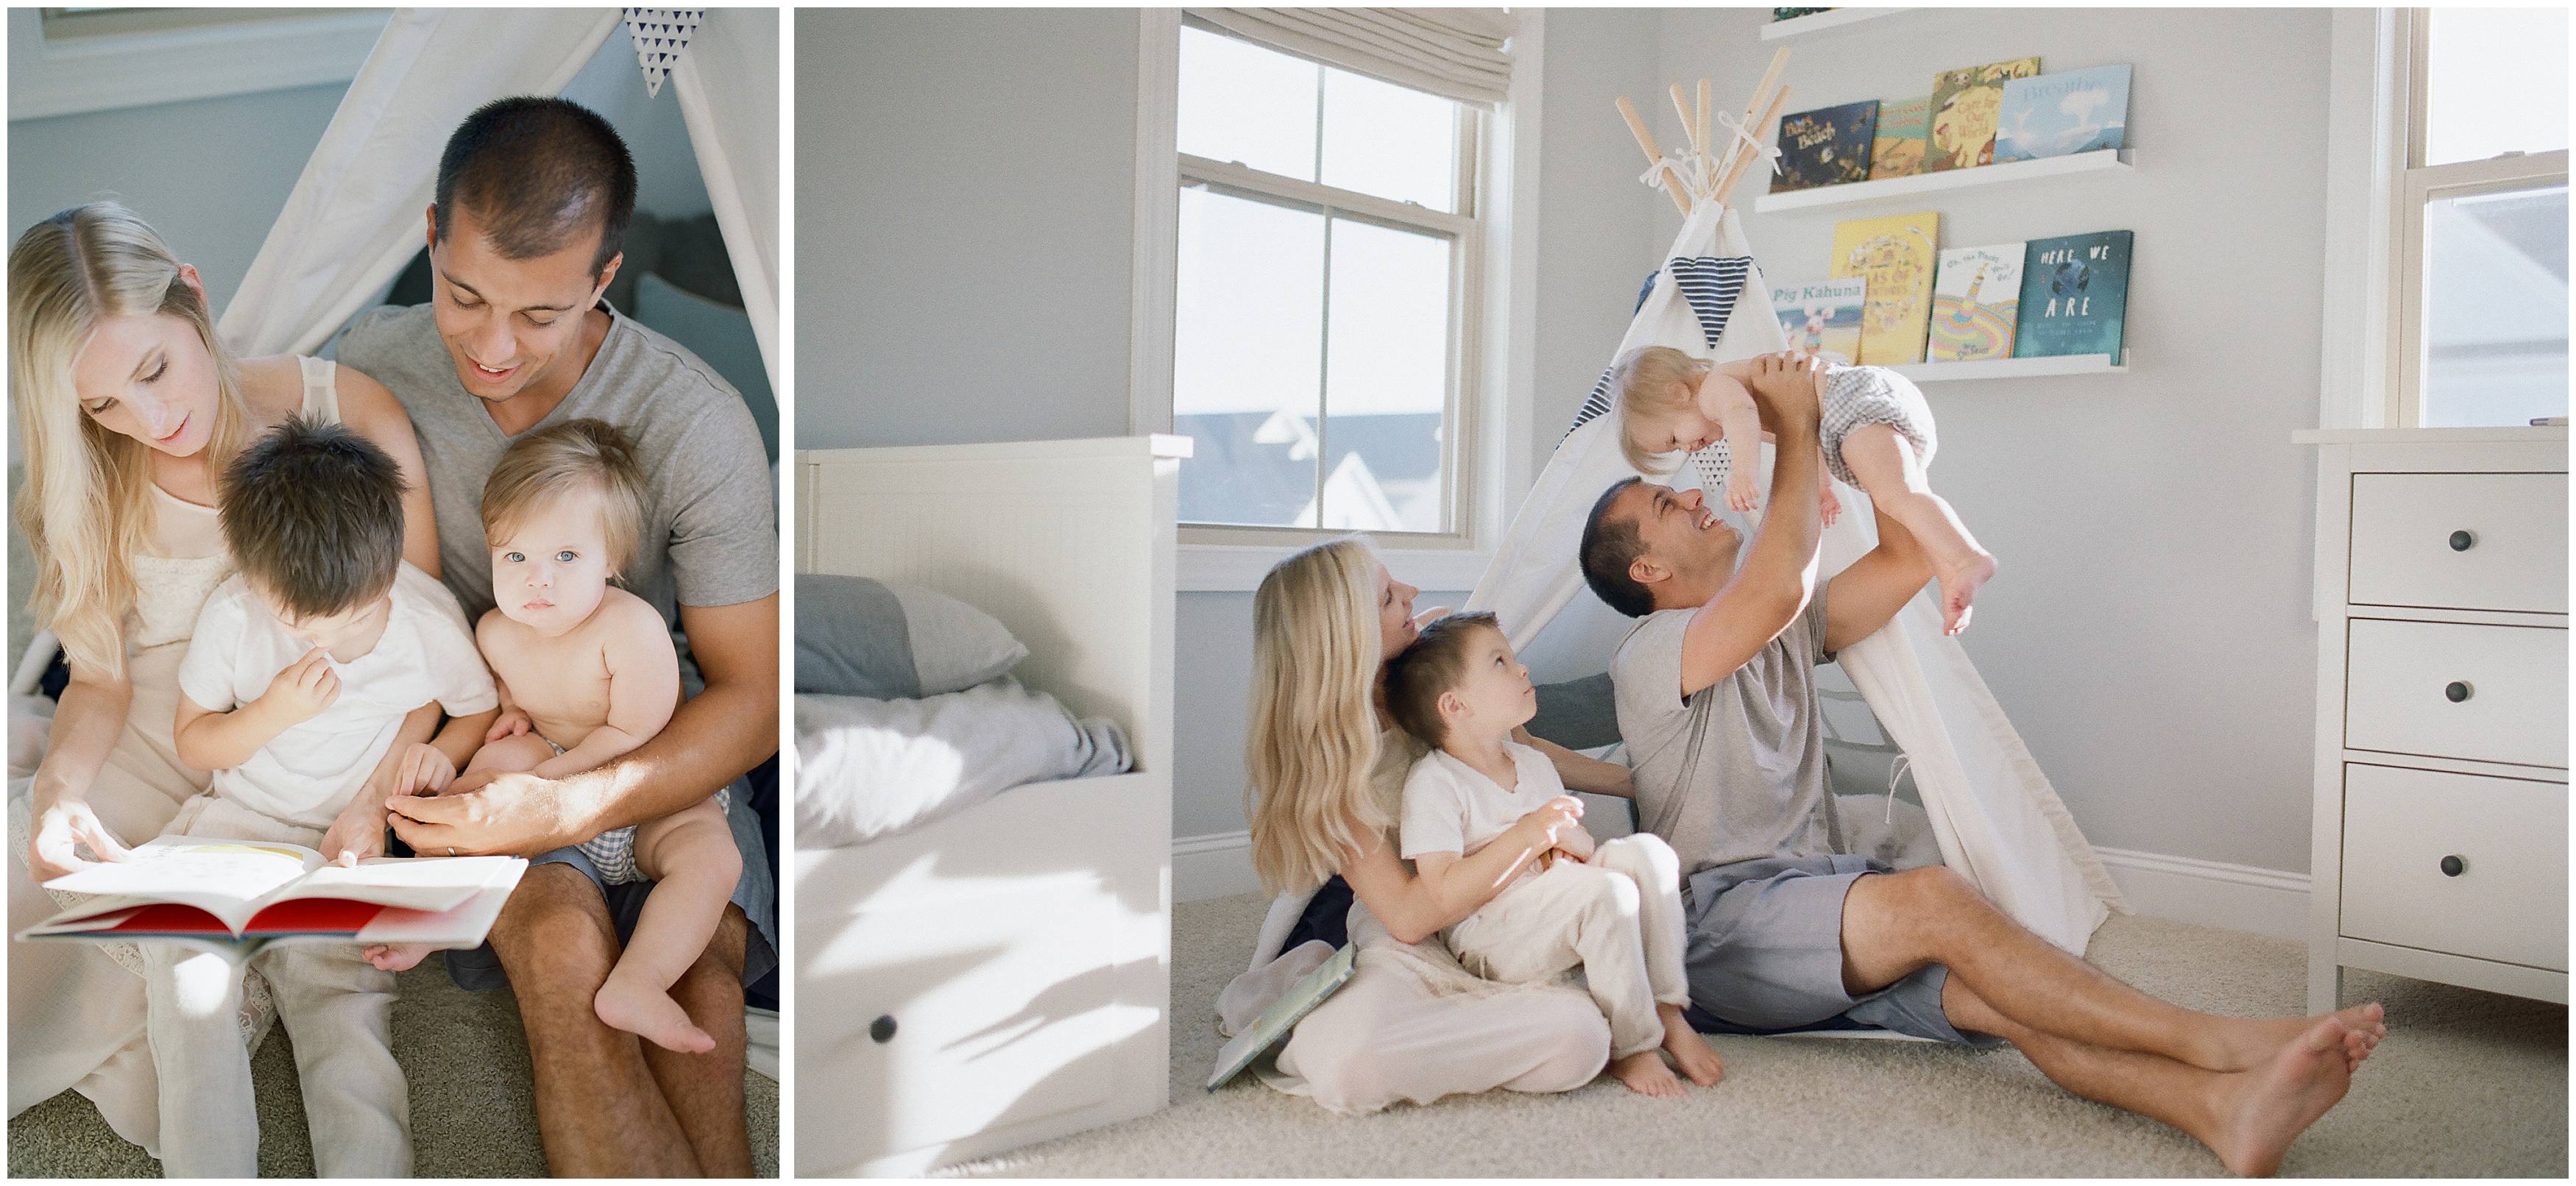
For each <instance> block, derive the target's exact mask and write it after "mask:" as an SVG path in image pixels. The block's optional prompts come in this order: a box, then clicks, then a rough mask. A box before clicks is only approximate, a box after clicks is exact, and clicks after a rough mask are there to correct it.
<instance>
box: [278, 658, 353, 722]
mask: <svg viewBox="0 0 2576 1186" xmlns="http://www.w3.org/2000/svg"><path fill="white" fill-rule="evenodd" d="M339 698H340V675H339V673H338V672H335V671H333V670H331V652H329V651H326V650H324V649H322V648H321V647H315V648H313V649H312V650H309V651H306V652H304V657H303V658H301V659H298V660H296V661H294V662H292V663H289V664H287V665H286V670H284V671H281V672H278V673H277V675H276V677H275V678H273V679H271V680H269V681H268V691H266V692H263V693H261V694H260V697H259V702H260V703H261V704H264V705H267V706H268V710H269V711H271V712H274V713H276V714H277V715H278V716H279V717H280V718H281V719H282V720H283V721H284V723H286V724H289V725H294V724H300V723H302V722H304V721H308V720H311V719H313V714H315V713H318V712H320V711H322V710H323V709H326V708H329V707H331V702H332V701H334V700H337V699H339Z"/></svg>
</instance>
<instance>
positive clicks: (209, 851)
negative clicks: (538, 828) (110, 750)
mask: <svg viewBox="0 0 2576 1186" xmlns="http://www.w3.org/2000/svg"><path fill="white" fill-rule="evenodd" d="M527 868H528V862H527V861H525V860H522V859H520V858H518V857H432V858H423V857H400V858H388V857H376V858H372V859H369V860H365V861H360V862H359V863H358V864H357V865H356V866H355V867H349V866H342V865H335V864H331V863H329V862H327V861H325V860H323V859H322V854H321V853H318V852H315V851H313V850H312V849H309V848H305V847H303V846H302V845H296V844H280V843H273V842H270V841H265V840H261V841H251V840H217V839H212V838H208V837H203V836H163V837H160V838H158V839H155V840H153V841H152V842H151V843H149V844H145V845H143V846H141V847H139V848H136V849H135V850H134V854H133V859H131V860H125V861H115V862H110V863H107V864H103V865H93V866H91V867H88V868H85V869H82V870H79V871H78V872H74V873H70V874H66V875H64V876H62V877H57V878H55V879H53V880H52V881H48V882H46V883H45V888H46V889H49V890H60V891H64V892H68V893H79V894H97V895H99V896H98V897H96V898H92V899H89V900H87V901H84V902H81V903H79V904H78V905H75V906H73V907H71V908H70V909H67V910H65V911H63V912H62V913H60V914H56V915H55V916H53V917H52V918H49V919H46V920H45V921H44V922H41V923H38V924H37V925H35V926H32V927H29V928H27V929H26V930H25V931H22V932H20V933H19V935H18V938H20V939H24V940H40V939H83V940H88V941H91V942H127V941H136V940H140V941H145V942H176V943H187V944H191V945H194V946H198V947H203V948H206V949H208V950H211V951H216V952H221V953H223V954H225V955H229V956H231V957H233V958H234V959H237V960H238V959H248V958H249V957H250V956H251V954H252V953H253V952H256V951H258V950H260V949H261V948H263V947H266V946H267V945H269V944H271V943H295V942H304V943H426V944H429V945H430V946H433V947H473V946H477V945H479V944H481V943H482V942H483V937H484V935H486V934H487V933H489V932H490V931H491V929H492V920H494V919H495V918H498V917H500V914H501V904H502V903H504V902H506V901H508V900H509V897H510V891H511V889H512V888H514V887H516V886H517V885H518V884H519V876H520V874H522V873H525V872H526V871H527Z"/></svg>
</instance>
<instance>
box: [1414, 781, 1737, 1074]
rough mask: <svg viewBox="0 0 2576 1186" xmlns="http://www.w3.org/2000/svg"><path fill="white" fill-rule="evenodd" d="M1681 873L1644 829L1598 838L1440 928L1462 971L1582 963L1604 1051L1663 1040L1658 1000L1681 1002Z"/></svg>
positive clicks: (1515, 973)
mask: <svg viewBox="0 0 2576 1186" xmlns="http://www.w3.org/2000/svg"><path fill="white" fill-rule="evenodd" d="M1681 886H1682V874H1681V861H1680V858H1678V857H1675V856H1674V855H1673V849H1672V846H1671V845H1668V844H1666V843H1664V841H1663V839H1662V838H1661V837H1658V836H1654V835H1652V834H1649V833H1644V832H1640V833H1638V834H1637V835H1634V836H1622V837H1620V838H1619V839H1616V840H1605V841H1602V842H1601V846H1600V851H1598V852H1595V853H1594V854H1593V855H1592V860H1591V861H1590V862H1589V863H1581V864H1579V863H1576V862H1574V861H1568V860H1559V861H1557V862H1556V864H1555V865H1554V866H1553V867H1551V868H1549V869H1547V870H1545V871H1543V872H1541V873H1539V874H1538V875H1537V876H1534V877H1526V878H1523V879H1521V880H1520V881H1517V882H1514V883H1513V884H1512V885H1511V886H1509V887H1508V888H1506V889H1504V890H1503V892H1502V893H1500V894H1498V895H1496V896H1495V898H1494V900H1493V901H1491V902H1487V903H1485V904H1484V905H1483V906H1480V907H1478V908H1477V910H1476V912H1475V913H1474V914H1470V915H1468V916H1467V917H1466V918H1464V919H1462V920H1460V921H1459V922H1458V923H1457V924H1456V925H1454V926H1451V927H1450V928H1449V929H1448V930H1447V931H1446V932H1443V934H1442V938H1444V939H1446V940H1448V942H1449V950H1451V951H1453V952H1456V953H1457V955H1458V962H1459V963H1461V964H1464V965H1466V968H1467V970H1468V971H1470V972H1474V973H1475V974H1477V975H1479V976H1483V977H1485V978H1487V979H1489V980H1502V981H1508V982H1512V983H1525V982H1528V981H1532V980H1544V979H1547V978H1549V977H1551V976H1555V975H1556V974H1558V973H1560V972H1563V971H1565V970H1566V969H1568V968H1573V967H1578V966H1579V967H1581V968H1582V969H1583V979H1584V982H1585V984H1586V985H1587V986H1588V987H1589V988H1590V990H1591V992H1592V1000H1593V1002H1594V1003H1596V1004H1598V1005H1599V1006H1600V1007H1601V1012H1602V1015H1603V1016H1605V1017H1608V1018H1609V1019H1610V1055H1611V1057H1613V1058H1624V1057H1626V1056H1628V1055H1631V1054H1635V1053H1637V1052H1638V1051H1640V1050H1652V1049H1654V1048H1655V1047H1657V1046H1660V1045H1662V1044H1663V1040H1664V1023H1663V1019H1662V1018H1660V1017H1658V1016H1656V1014H1655V1006H1656V1005H1658V1004H1665V1005H1681V1006H1685V1007H1687V1006H1688V1005H1689V1004H1690V982H1689V981H1688V979H1686V978H1685V976H1684V974H1683V968H1682V956H1683V945H1684V943H1685V942H1686V940H1685V939H1684V937H1683V934H1682V890H1681Z"/></svg>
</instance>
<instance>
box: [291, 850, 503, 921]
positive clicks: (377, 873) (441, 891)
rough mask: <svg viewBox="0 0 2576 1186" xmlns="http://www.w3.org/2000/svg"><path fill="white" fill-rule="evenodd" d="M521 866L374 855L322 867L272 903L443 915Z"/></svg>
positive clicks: (500, 860)
mask: <svg viewBox="0 0 2576 1186" xmlns="http://www.w3.org/2000/svg"><path fill="white" fill-rule="evenodd" d="M522 864H524V862H522V861H521V860H520V859H519V858H517V857H372V858H369V859H367V860H364V861H360V862H358V866H357V867H356V868H354V869H352V868H348V867H345V866H341V865H324V866H323V867H321V868H319V869H316V870H314V871H313V872H312V874H311V875H309V876H307V877H305V879H304V880H303V881H301V882H298V883H296V884H295V885H292V886H289V887H287V888H286V889H284V890H282V891H280V892H279V893H278V894H277V895H276V897H275V898H273V899H271V900H272V901H276V902H288V901H293V900H295V899H298V898H340V899H345V900H347V901H352V902H373V903H375V904H377V905H380V906H400V907H402V908H404V909H406V910H427V911H432V912H439V911H446V910H452V909H454V908H455V907H457V906H459V905H462V904H463V903H465V902H466V901H467V900H469V899H471V898H473V897H474V895H475V894H476V893H478V892H480V891H481V890H482V889H483V888H484V887H485V886H488V885H492V884H494V883H495V882H496V881H498V880H499V879H501V878H502V877H504V876H506V875H507V873H508V871H509V870H510V869H511V868H512V867H514V866H519V865H522ZM513 880H515V879H513Z"/></svg>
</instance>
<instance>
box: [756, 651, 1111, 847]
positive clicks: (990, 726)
mask: <svg viewBox="0 0 2576 1186" xmlns="http://www.w3.org/2000/svg"><path fill="white" fill-rule="evenodd" d="M796 758H797V764H796V798H795V803H796V844H797V846H798V847H800V848H833V847H838V846H840V845H845V844H864V843H866V842H868V841H870V840H875V839H879V838H881V837H885V836H891V835H895V834H897V833H899V832H903V831H906V830H909V829H911V828H913V827H917V826H919V825H921V824H925V823H928V822H930V821H932V820H935V819H938V818H940V817H942V816H947V815H951V814H954V813H956V812H959V811H963V810H965V809H967V808H969V807H972V806H974V805H976V804H978V803H981V802H983V801H985V800H987V799H990V798H992V797H993V796H995V795H998V794H1000V793H1002V792H1003V791H1005V790H1008V789H1010V788H1012V787H1016V786H1021V785H1023V784H1027V783H1034V782H1051V781H1055V780H1057V779H1066V778H1089V777H1093V776H1096V775H1102V774H1116V773H1118V772H1121V771H1124V770H1126V769H1128V768H1129V767H1130V766H1132V765H1133V764H1134V761H1133V758H1132V756H1131V755H1130V753H1129V750H1128V745H1127V735H1126V732H1125V731H1124V730H1122V729H1120V728H1119V727H1118V725H1117V723H1116V722H1114V721H1110V720H1106V719H1102V718H1090V719H1077V718H1075V717H1074V715H1073V714H1072V713H1071V712H1069V711H1067V710H1066V708H1065V707H1064V705H1063V704H1062V703H1060V702H1058V701H1057V700H1056V698H1055V697H1053V696H1050V695H1047V694H1046V693H1044V692H1036V691H1031V690H1029V689H1027V688H1024V687H1021V686H1020V685H1019V684H1018V683H1017V682H1016V681H1013V680H1009V679H998V680H994V681H992V682H990V683H985V684H979V685H977V686H975V687H972V688H968V689H966V690H965V691H963V692H951V693H949V694H947V695H943V696H930V697H925V698H922V699H919V700H871V699H867V698H864V697H859V696H826V695H819V694H803V695H799V696H797V697H796Z"/></svg>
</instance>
